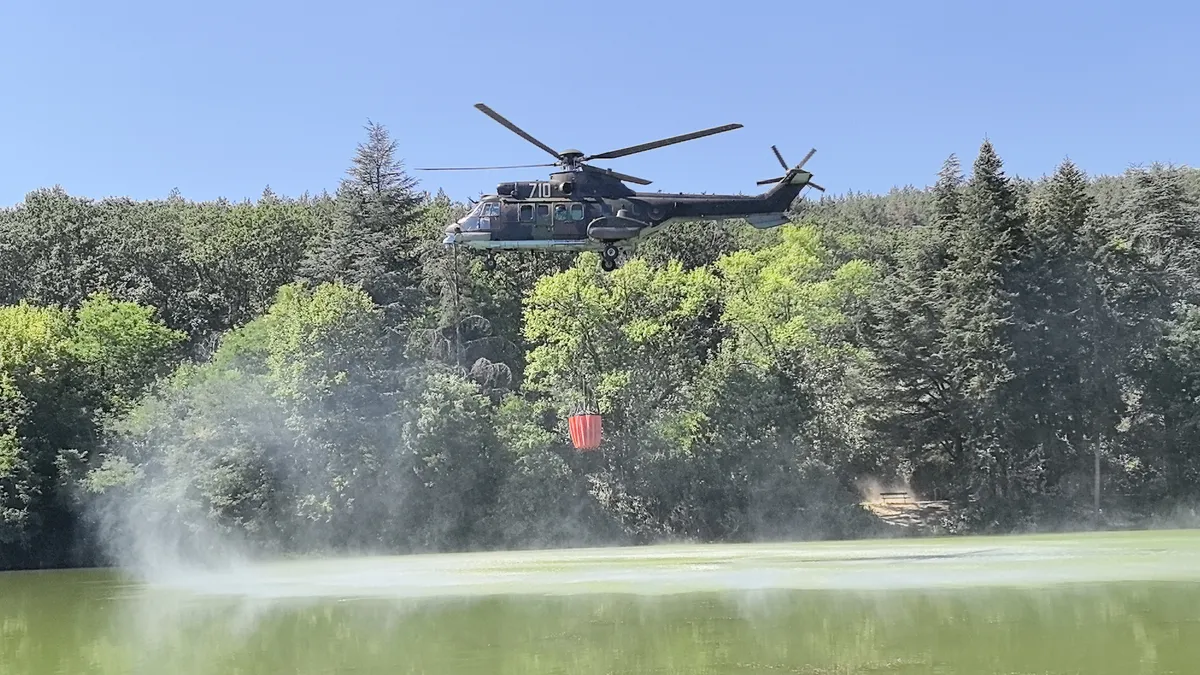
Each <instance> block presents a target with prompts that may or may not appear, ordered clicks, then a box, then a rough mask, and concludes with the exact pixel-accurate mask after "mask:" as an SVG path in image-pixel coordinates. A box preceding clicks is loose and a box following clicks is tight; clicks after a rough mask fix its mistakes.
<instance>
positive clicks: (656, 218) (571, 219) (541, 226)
mask: <svg viewBox="0 0 1200 675" xmlns="http://www.w3.org/2000/svg"><path fill="white" fill-rule="evenodd" d="M475 107H476V108H478V109H479V110H480V111H481V112H483V113H484V114H485V115H487V116H489V117H491V118H492V119H494V120H496V121H497V122H499V123H500V124H501V125H503V126H504V127H506V128H507V129H509V130H510V131H512V132H513V133H515V134H517V135H518V136H520V137H521V138H524V139H525V140H526V141H529V142H530V143H532V144H534V145H536V146H537V147H539V148H541V149H542V150H544V151H546V152H547V153H549V154H550V155H552V156H553V157H554V158H555V160H556V161H554V162H550V163H547V164H517V165H511V166H485V167H434V168H422V169H418V170H419V171H481V170H495V169H521V168H530V167H552V166H557V167H562V168H561V169H560V170H558V171H554V172H552V173H550V179H549V180H545V181H527V182H517V181H511V182H504V183H500V184H499V185H498V186H497V187H496V193H495V194H491V195H486V196H484V197H482V198H481V199H480V200H479V202H478V203H476V204H475V206H474V208H473V209H472V210H471V212H470V213H468V214H467V215H466V216H464V217H462V218H461V219H459V220H458V221H457V222H454V223H451V224H450V225H448V226H447V227H446V230H445V233H446V237H445V239H444V240H443V244H445V245H446V246H455V245H460V244H461V245H466V246H469V247H473V248H481V249H491V250H494V249H500V250H514V249H547V250H560V251H561V250H578V251H583V250H599V251H601V267H602V268H603V269H604V270H605V271H612V270H614V269H616V268H617V259H618V258H619V257H620V255H621V254H622V252H624V251H627V250H628V249H629V248H630V247H632V246H633V245H634V244H635V243H636V242H637V240H639V239H641V238H642V237H646V236H648V235H651V234H654V233H656V232H659V231H661V230H662V229H663V228H665V227H667V226H669V225H671V224H673V223H679V222H684V221H694V220H706V221H719V220H732V219H744V220H746V221H747V222H749V223H750V224H751V225H753V226H754V227H757V228H770V227H778V226H780V225H783V224H785V223H787V222H788V219H787V217H786V216H785V212H786V211H787V209H788V208H789V207H791V205H792V202H793V201H794V200H795V199H796V197H797V196H798V195H799V194H800V192H801V190H803V189H804V188H805V187H810V186H811V187H812V188H814V189H817V190H820V191H822V192H824V191H825V188H823V187H821V186H820V185H817V184H816V183H813V182H812V180H811V179H812V173H810V172H808V171H804V170H803V167H804V164H805V163H806V162H808V160H809V158H811V157H812V156H813V153H815V152H816V148H813V149H812V150H809V152H808V154H807V155H805V156H804V159H803V160H801V162H800V163H799V164H797V165H796V166H794V167H792V168H788V165H787V162H785V161H784V160H783V155H781V154H780V153H779V150H778V148H776V147H775V146H771V150H772V151H773V152H774V153H775V157H776V159H778V160H779V164H780V165H781V166H783V169H784V172H785V173H784V175H782V176H780V177H778V178H768V179H766V180H760V181H758V184H759V185H769V184H772V183H774V184H776V185H775V186H774V187H772V188H771V189H769V190H767V191H766V192H764V193H762V194H759V195H749V196H747V195H709V194H687V193H670V194H668V193H662V192H636V191H634V190H633V189H631V188H630V187H628V186H627V185H625V183H634V184H637V185H649V184H650V181H648V180H646V179H644V178H638V177H637V176H630V175H627V174H623V173H618V172H616V171H613V170H612V169H598V168H596V167H593V166H591V165H590V164H587V163H586V162H588V161H590V160H595V159H616V158H618V157H625V156H627V155H632V154H634V153H638V152H645V151H647V150H653V149H656V148H661V147H664V146H667V145H673V144H675V143H682V142H684V141H690V140H694V139H697V138H703V137H705V136H711V135H713V134H718V133H722V132H725V131H732V130H734V129H740V128H741V127H742V125H741V124H726V125H722V126H718V127H712V128H710V129H704V130H702V131H695V132H692V133H689V134H682V135H679V136H672V137H670V138H664V139H662V140H658V141H651V142H649V143H642V144H640V145H633V146H629V147H626V148H621V149H619V150H609V151H608V152H601V153H598V154H595V155H586V154H584V153H582V152H580V151H579V150H575V149H567V150H562V151H561V152H560V151H557V150H554V149H553V148H551V147H550V146H548V145H546V144H545V143H542V142H541V141H539V140H537V139H536V138H534V137H533V136H530V135H529V134H528V133H526V132H525V131H524V130H523V129H521V128H520V127H518V126H517V125H515V124H513V123H512V122H510V121H509V120H507V119H505V118H504V117H503V116H501V115H500V114H499V113H497V112H496V111H494V110H492V109H491V108H489V107H488V106H487V105H485V104H483V103H476V104H475Z"/></svg>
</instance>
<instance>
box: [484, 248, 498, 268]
mask: <svg viewBox="0 0 1200 675" xmlns="http://www.w3.org/2000/svg"><path fill="white" fill-rule="evenodd" d="M483 269H485V270H487V271H489V272H491V271H492V270H494V269H496V256H495V255H493V254H492V253H491V252H488V253H487V254H486V255H484V256H483Z"/></svg>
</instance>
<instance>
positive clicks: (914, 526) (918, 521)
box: [861, 492, 950, 534]
mask: <svg viewBox="0 0 1200 675" xmlns="http://www.w3.org/2000/svg"><path fill="white" fill-rule="evenodd" d="M861 504H862V506H863V508H865V509H867V510H868V511H870V512H871V513H873V514H874V515H875V516H876V517H878V518H879V519H881V520H883V521H884V522H886V523H888V524H889V525H894V526H896V527H901V528H905V529H910V530H912V531H913V532H914V534H915V533H920V534H937V533H940V532H941V531H942V526H941V521H942V518H943V517H945V516H946V515H948V514H949V511H950V504H949V502H946V501H917V500H915V499H913V497H912V495H911V494H910V493H908V492H880V493H878V494H876V495H873V499H870V500H868V501H864V502H861Z"/></svg>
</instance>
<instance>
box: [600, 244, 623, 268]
mask: <svg viewBox="0 0 1200 675" xmlns="http://www.w3.org/2000/svg"><path fill="white" fill-rule="evenodd" d="M619 255H621V249H619V248H617V245H616V244H608V245H606V246H605V247H604V250H603V251H602V252H601V253H600V269H602V270H604V271H605V272H611V271H613V270H615V269H617V256H619Z"/></svg>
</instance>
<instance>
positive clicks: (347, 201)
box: [299, 122, 425, 326]
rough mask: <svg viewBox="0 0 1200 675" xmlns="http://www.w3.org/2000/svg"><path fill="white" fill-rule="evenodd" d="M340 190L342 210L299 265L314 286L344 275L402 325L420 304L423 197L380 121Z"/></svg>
mask: <svg viewBox="0 0 1200 675" xmlns="http://www.w3.org/2000/svg"><path fill="white" fill-rule="evenodd" d="M366 130H367V140H366V141H365V142H363V143H360V144H359V145H358V151H357V154H356V155H355V157H354V161H353V163H352V165H351V167H350V168H349V170H348V171H347V174H348V177H347V178H345V179H343V180H342V182H341V184H340V185H339V187H338V191H337V196H336V200H337V212H336V214H335V216H334V219H333V222H332V223H331V226H330V228H329V229H328V230H326V231H325V232H323V233H321V234H320V235H319V236H318V237H317V241H316V242H315V244H314V246H313V248H312V250H311V251H310V252H309V254H308V255H307V256H306V258H305V260H304V261H303V263H302V264H301V268H300V274H299V276H300V278H301V279H304V280H307V281H310V282H312V283H321V282H325V281H334V280H340V281H344V282H346V283H349V284H353V285H356V286H359V287H361V288H362V289H363V290H365V291H366V292H367V293H368V295H370V297H371V299H372V300H373V301H375V303H376V304H378V305H380V306H381V307H383V308H384V309H385V310H387V312H388V315H389V323H390V324H392V325H393V326H396V325H398V324H401V323H403V322H405V321H407V320H409V319H411V318H412V317H413V316H415V315H416V314H417V312H418V311H419V309H420V306H421V304H422V299H423V298H422V297H421V293H420V290H419V286H420V264H419V260H418V256H417V251H416V246H417V243H418V240H417V236H418V233H416V232H414V231H413V229H414V227H415V224H416V223H417V222H418V220H419V218H420V216H421V213H422V208H423V206H424V202H425V196H424V195H423V194H422V193H420V192H418V191H417V189H416V180H415V179H414V178H412V177H410V176H408V175H407V174H406V173H405V172H404V168H403V164H402V163H401V161H400V160H399V159H397V158H396V142H395V141H394V140H392V139H391V137H390V136H389V134H388V132H387V130H386V129H385V128H384V127H383V126H381V125H378V124H375V123H374V122H368V124H367V126H366Z"/></svg>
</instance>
